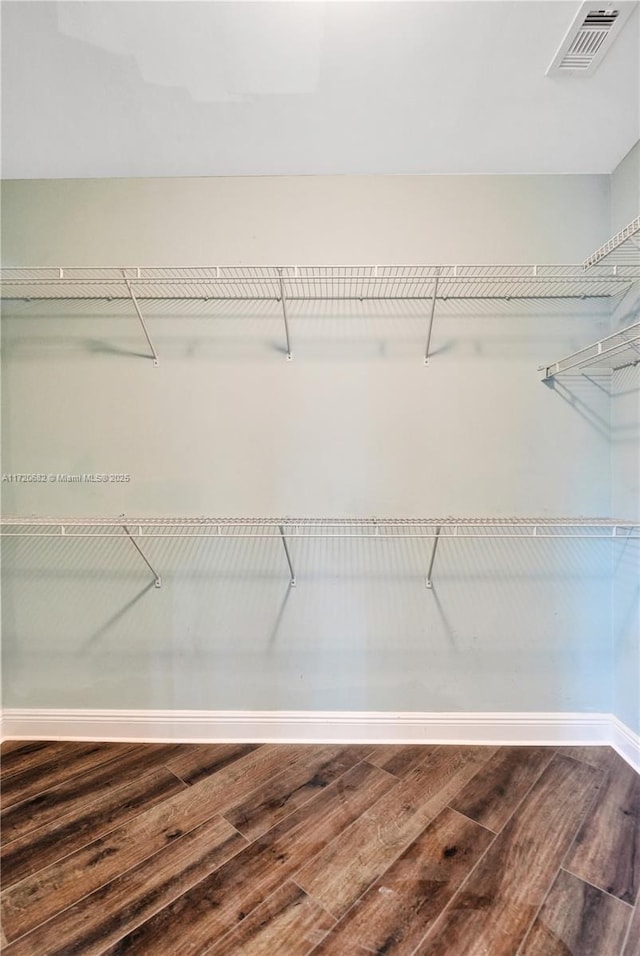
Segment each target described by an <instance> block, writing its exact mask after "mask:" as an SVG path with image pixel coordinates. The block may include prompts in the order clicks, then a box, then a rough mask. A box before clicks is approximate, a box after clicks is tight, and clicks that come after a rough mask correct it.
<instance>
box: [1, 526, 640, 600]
mask: <svg viewBox="0 0 640 956" xmlns="http://www.w3.org/2000/svg"><path fill="white" fill-rule="evenodd" d="M0 533H1V534H2V535H6V536H7V537H19V538H32V537H35V538H54V539H58V540H60V539H61V538H121V539H124V540H129V541H130V542H131V544H132V545H133V547H134V548H135V549H136V551H137V552H138V554H139V555H140V557H141V558H142V560H143V561H144V563H145V564H146V566H147V567H148V569H149V570H150V571H151V573H152V574H153V577H154V580H155V586H156V587H157V588H159V587H161V586H162V579H161V577H160V575H159V573H158V572H157V571H156V570H155V567H154V565H155V561H154V564H151V562H150V560H149V557H148V556H147V554H145V551H144V550H143V547H144V545H145V543H146V541H147V540H148V539H150V538H164V539H171V538H193V539H199V538H274V539H279V540H280V542H281V543H282V547H283V549H284V555H285V558H286V562H287V566H288V568H289V574H290V580H289V584H290V585H291V587H295V586H296V574H295V570H294V561H293V557H292V554H291V551H290V548H289V545H290V544H291V542H292V541H295V540H296V539H303V538H325V539H333V540H334V541H337V540H344V539H348V538H370V539H374V538H375V539H377V540H379V541H383V540H389V539H413V538H431V539H432V543H431V554H430V558H429V565H428V570H427V572H426V577H425V586H426V587H427V588H429V589H432V588H433V580H432V575H433V569H434V564H435V559H436V553H437V550H438V544H439V543H440V541H441V540H443V539H445V538H448V539H453V538H547V539H549V538H599V539H605V538H606V539H609V540H610V541H611V540H616V539H618V540H622V541H626V540H628V539H630V538H640V522H635V523H634V522H633V521H625V520H614V519H612V518H452V517H446V518H289V517H286V518H128V517H125V516H124V515H121V516H120V517H119V518H102V517H94V518H35V517H31V518H29V517H8V518H2V522H1V528H0Z"/></svg>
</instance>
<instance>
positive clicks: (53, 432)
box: [2, 176, 613, 711]
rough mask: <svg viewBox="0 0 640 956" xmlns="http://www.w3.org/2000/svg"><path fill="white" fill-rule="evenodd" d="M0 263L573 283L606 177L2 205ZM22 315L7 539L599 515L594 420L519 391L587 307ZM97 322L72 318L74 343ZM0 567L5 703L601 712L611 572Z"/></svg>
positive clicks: (297, 551)
mask: <svg viewBox="0 0 640 956" xmlns="http://www.w3.org/2000/svg"><path fill="white" fill-rule="evenodd" d="M3 198H4V203H3V214H4V227H3V238H4V263H5V264H7V265H9V264H13V265H30V264H32V265H45V264H56V265H60V264H61V265H82V264H86V265H135V264H140V265H163V264H165V265H197V264H201V265H202V264H215V263H221V264H222V263H295V262H299V263H307V262H311V263H313V262H315V263H341V262H342V263H356V262H436V263H438V262H440V263H442V262H474V261H476V262H527V261H528V262H542V263H544V262H571V261H580V260H581V259H582V258H583V257H584V256H585V255H586V254H587V253H589V252H590V251H591V250H593V249H594V248H595V247H597V246H598V245H599V244H600V243H601V242H602V241H603V240H604V239H605V238H607V236H608V235H609V231H610V195H609V177H597V176H594V177H569V176H565V177H552V176H551V177H496V178H493V177H485V178H479V177H465V178H457V177H424V178H421V177H389V178H378V177H371V178H354V179H344V178H313V179H287V178H281V179H268V178H265V179H237V180H225V179H211V180H207V179H200V180H156V181H145V180H129V181H127V180H117V181H78V182H72V181H68V182H15V183H7V184H5V187H4V196H3ZM98 311H100V312H101V315H99V316H98V317H96V316H95V315H94V309H93V308H92V309H91V310H88V309H87V308H86V307H84V306H82V305H80V304H74V305H68V304H65V305H57V306H53V307H52V306H50V305H48V306H44V305H38V304H36V303H29V304H21V305H17V306H15V307H14V308H13V309H12V311H11V313H10V314H8V315H7V316H6V317H5V320H4V328H3V361H4V367H3V398H4V401H3V465H2V470H3V472H4V473H9V472H31V471H37V472H41V471H44V472H68V473H76V472H80V473H82V472H93V471H95V472H98V471H100V472H102V471H114V472H127V473H129V474H131V482H130V483H129V484H126V485H109V486H96V485H77V484H73V485H63V484H56V485H53V484H36V485H10V484H7V483H5V484H4V486H3V489H2V491H3V507H4V510H5V511H6V512H9V513H21V514H30V513H33V514H56V515H59V514H65V515H86V514H107V515H118V514H120V513H126V514H128V515H173V514H180V515H199V514H210V515H211V514H213V515H221V516H224V515H238V516H251V515H278V514H290V515H321V516H342V515H350V516H358V515H378V516H381V517H383V516H391V517H393V516H412V515H418V516H437V515H447V514H453V515H462V516H465V515H466V516H475V515H478V516H482V515H487V516H488V515H497V516H509V515H539V516H554V515H577V514H578V515H579V514H584V515H605V514H608V513H609V512H610V510H611V470H610V417H609V416H610V396H609V388H608V381H602V380H600V379H599V378H598V376H591V377H589V378H586V377H584V376H576V377H575V378H569V379H568V380H566V381H565V382H564V383H563V384H562V385H558V386H557V387H556V388H549V387H548V386H546V385H544V384H542V383H541V382H540V380H539V373H538V372H537V366H538V365H540V364H542V363H545V362H549V361H552V360H553V359H555V358H559V357H561V356H562V355H563V354H565V353H566V352H568V351H571V350H573V349H574V348H576V347H579V346H580V345H582V344H586V343H588V342H589V341H591V340H592V339H593V338H595V337H597V336H599V335H602V334H604V333H606V331H607V329H608V328H609V323H610V313H609V309H608V306H607V305H606V304H598V303H596V304H594V303H589V302H580V303H578V304H576V305H573V306H569V305H568V304H567V303H562V304H555V305H554V304H553V303H548V304H546V305H545V304H538V305H536V306H531V305H527V304H523V303H516V302H512V303H502V304H500V303H498V304H496V303H493V304H488V303H485V304H480V305H474V306H470V305H467V306H466V307H465V308H462V307H457V308H454V306H453V305H452V304H451V303H446V304H444V303H443V304H442V305H441V306H439V308H438V316H437V318H436V326H435V331H434V338H433V349H434V352H435V355H434V358H433V361H432V363H431V365H430V366H429V368H425V366H424V365H423V363H422V350H423V348H424V336H425V315H424V309H423V308H420V307H419V306H416V305H415V304H414V305H411V306H410V305H406V306H404V307H402V306H398V305H396V306H389V305H385V306H383V305H378V306H376V307H372V306H365V305H357V306H356V305H353V306H344V305H343V306H339V307H338V306H328V305H327V304H323V305H321V306H320V305H314V306H307V307H305V308H304V309H301V308H299V307H298V308H295V309H294V310H293V315H292V319H291V327H292V336H293V342H294V353H295V357H294V361H293V362H291V363H288V362H286V361H285V359H284V356H283V351H282V349H283V332H282V324H281V320H280V318H279V314H278V310H277V307H275V306H274V307H273V308H272V307H271V306H270V305H269V306H264V305H262V306H260V307H256V306H251V305H243V306H237V307H229V308H225V309H222V310H220V309H219V310H217V312H214V313H212V307H211V305H210V304H209V305H208V306H204V305H202V304H201V305H194V306H193V307H192V308H190V309H183V310H182V312H181V314H179V315H176V314H175V310H174V313H172V314H169V312H168V309H167V308H166V307H165V306H159V307H156V308H155V309H153V310H150V314H149V326H150V328H151V330H152V333H153V336H154V339H155V342H156V345H157V348H158V351H159V353H160V356H161V365H160V367H159V368H157V369H155V368H153V366H152V364H151V362H150V361H149V360H148V359H147V358H145V357H144V352H145V348H146V343H145V342H144V339H143V338H142V335H141V332H140V329H139V327H138V325H137V322H136V320H135V318H133V317H132V315H131V311H130V310H129V309H127V308H123V307H120V306H118V307H116V306H115V305H114V304H111V305H108V304H105V305H104V306H103V307H102V309H101V310H98ZM89 313H91V314H89ZM292 550H293V556H294V561H295V564H296V570H297V576H298V586H297V588H296V589H294V590H292V589H290V588H289V587H288V577H287V569H286V564H285V561H284V556H283V554H282V553H281V549H280V548H279V545H278V543H277V542H256V541H243V542H238V541H222V542H220V541H209V542H202V541H201V542H192V541H174V542H157V541H154V542H150V543H149V552H150V557H151V558H152V559H153V560H154V561H155V563H156V564H157V565H158V567H159V569H160V571H161V572H162V575H163V582H164V584H163V588H162V589H161V590H159V591H158V590H156V589H155V588H153V586H152V585H151V584H150V576H149V574H148V572H147V570H146V568H145V567H144V565H143V564H142V563H141V561H140V559H139V558H138V557H137V555H136V554H135V552H134V551H133V548H130V547H127V546H126V545H125V543H124V542H121V541H112V542H108V541H107V542H105V541H93V542H91V541H77V540H76V541H65V542H60V541H56V542H52V541H48V542H47V541H45V542H42V541H40V540H38V539H34V540H33V541H21V542H7V541H6V539H5V541H4V546H3V559H4V593H3V623H4V630H3V648H4V659H5V671H4V681H5V705H6V706H47V707H48V706H58V707H66V706H69V707H83V706H84V707H139V708H146V707H150V708H172V707H175V708H189V707H196V708H229V709H244V708H256V709H289V708H294V709H298V708H300V709H304V708H310V709H332V708H336V709H339V708H344V709H380V710H411V709H414V710H458V709H460V710H497V711H499V710H532V711H535V710H576V711H609V710H610V709H611V708H612V702H613V696H612V694H613V685H612V669H611V619H610V568H611V557H612V555H611V544H610V543H603V542H586V541H554V542H548V543H545V542H543V541H511V542H509V541H506V542H505V541H503V542H496V541H490V540H489V541H484V542H470V543H464V542H455V543H454V542H444V543H443V545H442V547H441V548H440V550H439V553H438V561H437V564H436V569H435V582H436V585H435V588H434V591H433V592H429V591H427V590H426V589H425V587H424V572H425V568H426V566H427V564H428V556H429V555H428V550H429V545H428V543H425V542H422V543H420V542H416V543H413V544H408V543H403V544H402V545H395V544H391V543H390V542H358V541H354V542H351V543H348V542H342V543H341V544H336V543H326V542H325V543H322V542H294V543H293V546H292Z"/></svg>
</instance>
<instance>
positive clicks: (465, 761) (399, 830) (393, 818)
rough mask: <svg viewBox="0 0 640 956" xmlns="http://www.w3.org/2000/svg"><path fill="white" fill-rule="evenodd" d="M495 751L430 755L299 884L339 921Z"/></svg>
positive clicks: (301, 874)
mask: <svg viewBox="0 0 640 956" xmlns="http://www.w3.org/2000/svg"><path fill="white" fill-rule="evenodd" d="M494 752H495V748H494V749H491V748H484V747H443V748H439V749H438V750H437V751H436V752H435V753H432V754H429V755H428V756H426V757H425V759H424V761H423V763H422V764H421V765H420V766H418V767H415V768H414V769H413V770H411V771H410V772H409V773H408V774H407V775H406V777H404V778H403V779H402V780H400V781H399V783H398V785H397V786H396V787H394V789H393V790H392V791H391V792H390V793H388V794H387V795H386V796H385V797H383V798H382V799H381V800H380V801H378V803H377V804H376V805H375V806H374V807H372V809H371V810H369V811H368V812H367V813H365V814H363V815H362V817H361V818H360V819H359V820H358V821H357V822H356V823H355V824H354V825H353V826H352V827H350V829H349V830H348V831H347V832H346V833H343V834H341V835H340V838H339V839H338V840H335V841H334V842H333V843H331V844H330V845H329V846H328V847H327V848H326V850H324V852H322V853H320V854H319V855H318V856H317V857H315V859H313V860H312V861H310V862H309V863H308V864H307V865H306V866H305V867H304V868H303V869H302V870H301V871H300V872H299V873H297V874H296V877H295V879H296V883H298V884H299V885H300V886H301V887H302V889H303V890H306V892H307V893H308V894H309V895H310V896H312V897H313V898H314V899H315V900H317V901H318V902H319V903H320V905H321V906H323V907H324V909H326V910H327V911H328V912H329V913H331V915H332V916H335V917H336V918H337V919H339V918H340V917H341V916H343V915H344V913H345V912H346V911H347V909H348V908H349V907H350V906H351V905H352V904H353V903H354V902H355V900H357V899H358V897H359V896H361V895H362V893H363V892H364V891H365V890H366V889H367V887H368V886H369V885H370V884H371V883H372V882H373V881H374V880H375V879H376V878H377V877H378V876H379V875H380V874H381V873H383V872H384V871H385V870H386V868H387V867H388V866H389V865H390V864H391V863H392V862H393V860H394V859H395V858H396V857H397V856H399V855H400V853H402V851H403V850H404V849H405V847H407V846H408V844H409V843H411V841H412V840H414V839H415V838H416V837H417V836H418V834H419V833H420V832H421V830H423V829H424V827H425V826H426V825H427V824H428V823H429V822H430V821H431V820H432V819H433V818H434V817H435V816H436V815H437V814H438V813H439V812H440V811H441V810H442V809H443V808H444V807H445V806H446V805H447V803H448V802H449V801H450V800H451V798H452V797H453V796H454V795H455V794H456V793H457V792H458V790H459V789H460V788H461V787H462V786H463V785H464V784H465V783H466V782H467V781H468V780H469V779H470V778H471V777H472V776H473V775H474V774H475V773H476V772H477V771H478V769H479V768H480V767H481V766H482V765H483V764H484V763H485V762H486V761H487V760H488V759H489V758H490V757H491V756H492V754H493V753H494Z"/></svg>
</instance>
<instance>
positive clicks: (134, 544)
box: [122, 524, 162, 588]
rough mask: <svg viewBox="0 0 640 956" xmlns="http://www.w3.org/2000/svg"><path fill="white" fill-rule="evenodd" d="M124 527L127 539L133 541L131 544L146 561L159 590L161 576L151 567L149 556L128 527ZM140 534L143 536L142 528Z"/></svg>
mask: <svg viewBox="0 0 640 956" xmlns="http://www.w3.org/2000/svg"><path fill="white" fill-rule="evenodd" d="M122 527H123V528H124V531H125V534H126V535H127V537H128V538H129V540H130V541H131V544H132V545H133V546H134V548H135V549H136V551H137V552H138V554H139V555H140V557H141V558H142V560H143V561H144V563H145V564H146V566H147V567H148V568H149V570H150V571H151V573H152V574H153V576H154V578H155V586H156V587H157V588H160V587H162V578H161V577H160V575H159V574H158V573H157V572H156V571H155V569H154V568H153V567H152V566H151V564H150V563H149V560H148V558H147V556H146V555H145V553H144V551H143V550H142V548H141V547H140V545H139V544H138V542H137V541H136V539H135V538H134V536H133V535H132V534H131V532H130V531H129V529H128V528H127V526H126V525H124V524H123V525H122ZM138 534H142V529H141V528H140V529H139V531H138Z"/></svg>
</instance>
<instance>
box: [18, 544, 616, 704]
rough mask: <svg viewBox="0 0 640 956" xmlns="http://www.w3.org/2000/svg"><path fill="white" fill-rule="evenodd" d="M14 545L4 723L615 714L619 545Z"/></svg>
mask: <svg viewBox="0 0 640 956" xmlns="http://www.w3.org/2000/svg"><path fill="white" fill-rule="evenodd" d="M294 544H295V546H294V547H292V549H291V552H292V560H293V563H294V567H295V569H296V576H297V586H296V587H295V588H291V587H290V585H289V577H288V567H287V564H286V561H285V558H284V555H283V553H282V549H281V546H280V542H279V541H270V540H269V541H267V540H252V539H244V540H242V541H233V540H228V539H223V540H222V541H211V540H209V541H203V540H201V541H197V542H194V541H185V540H174V541H171V542H168V541H158V540H154V541H150V542H148V547H149V557H150V559H151V560H152V563H154V566H157V569H158V570H159V571H160V573H161V574H162V578H163V586H162V588H161V589H159V590H158V589H156V588H154V587H153V582H152V581H151V580H149V574H148V572H147V569H146V568H145V567H144V565H143V564H142V562H141V561H140V559H139V557H138V556H136V554H135V553H134V552H133V549H131V548H130V547H127V543H126V542H124V541H115V540H113V539H111V540H104V539H102V540H98V539H87V540H78V539H76V540H74V541H69V540H64V541H60V540H56V541H43V540H42V539H33V540H26V539H22V540H20V541H7V539H4V542H3V564H4V568H5V569H6V570H5V577H4V592H3V616H4V634H5V646H4V650H5V679H6V681H7V687H6V691H5V700H6V703H7V706H41V707H42V706H44V707H48V706H58V707H134V708H176V707H177V708H184V709H190V708H202V709H258V710H260V709H294V710H295V709H320V710H322V709H365V710H458V709H462V710H503V709H504V710H526V709H534V710H542V709H544V710H587V711H589V710H607V709H610V700H609V693H610V688H609V687H608V686H606V682H603V681H602V673H603V668H605V667H606V666H607V660H608V658H607V655H608V654H609V651H610V645H609V637H608V635H609V607H610V568H611V543H610V542H608V541H602V540H600V541H587V540H584V539H581V540H569V539H561V540H557V541H545V540H543V539H539V540H532V539H524V540H520V541H518V540H502V541H497V540H473V541H469V540H462V539H461V540H457V541H455V542H454V541H443V542H442V543H441V547H440V549H439V551H438V558H437V562H436V566H435V568H434V576H433V580H434V589H433V591H429V590H427V588H426V587H425V569H426V568H427V566H428V559H429V554H430V550H429V542H428V541H419V540H412V541H402V542H398V541H383V542H380V541H375V540H374V541H371V540H362V539H359V540H353V541H350V542H344V541H343V542H336V541H327V540H320V539H317V540H316V539H304V540H300V541H298V542H295V543H294Z"/></svg>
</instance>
